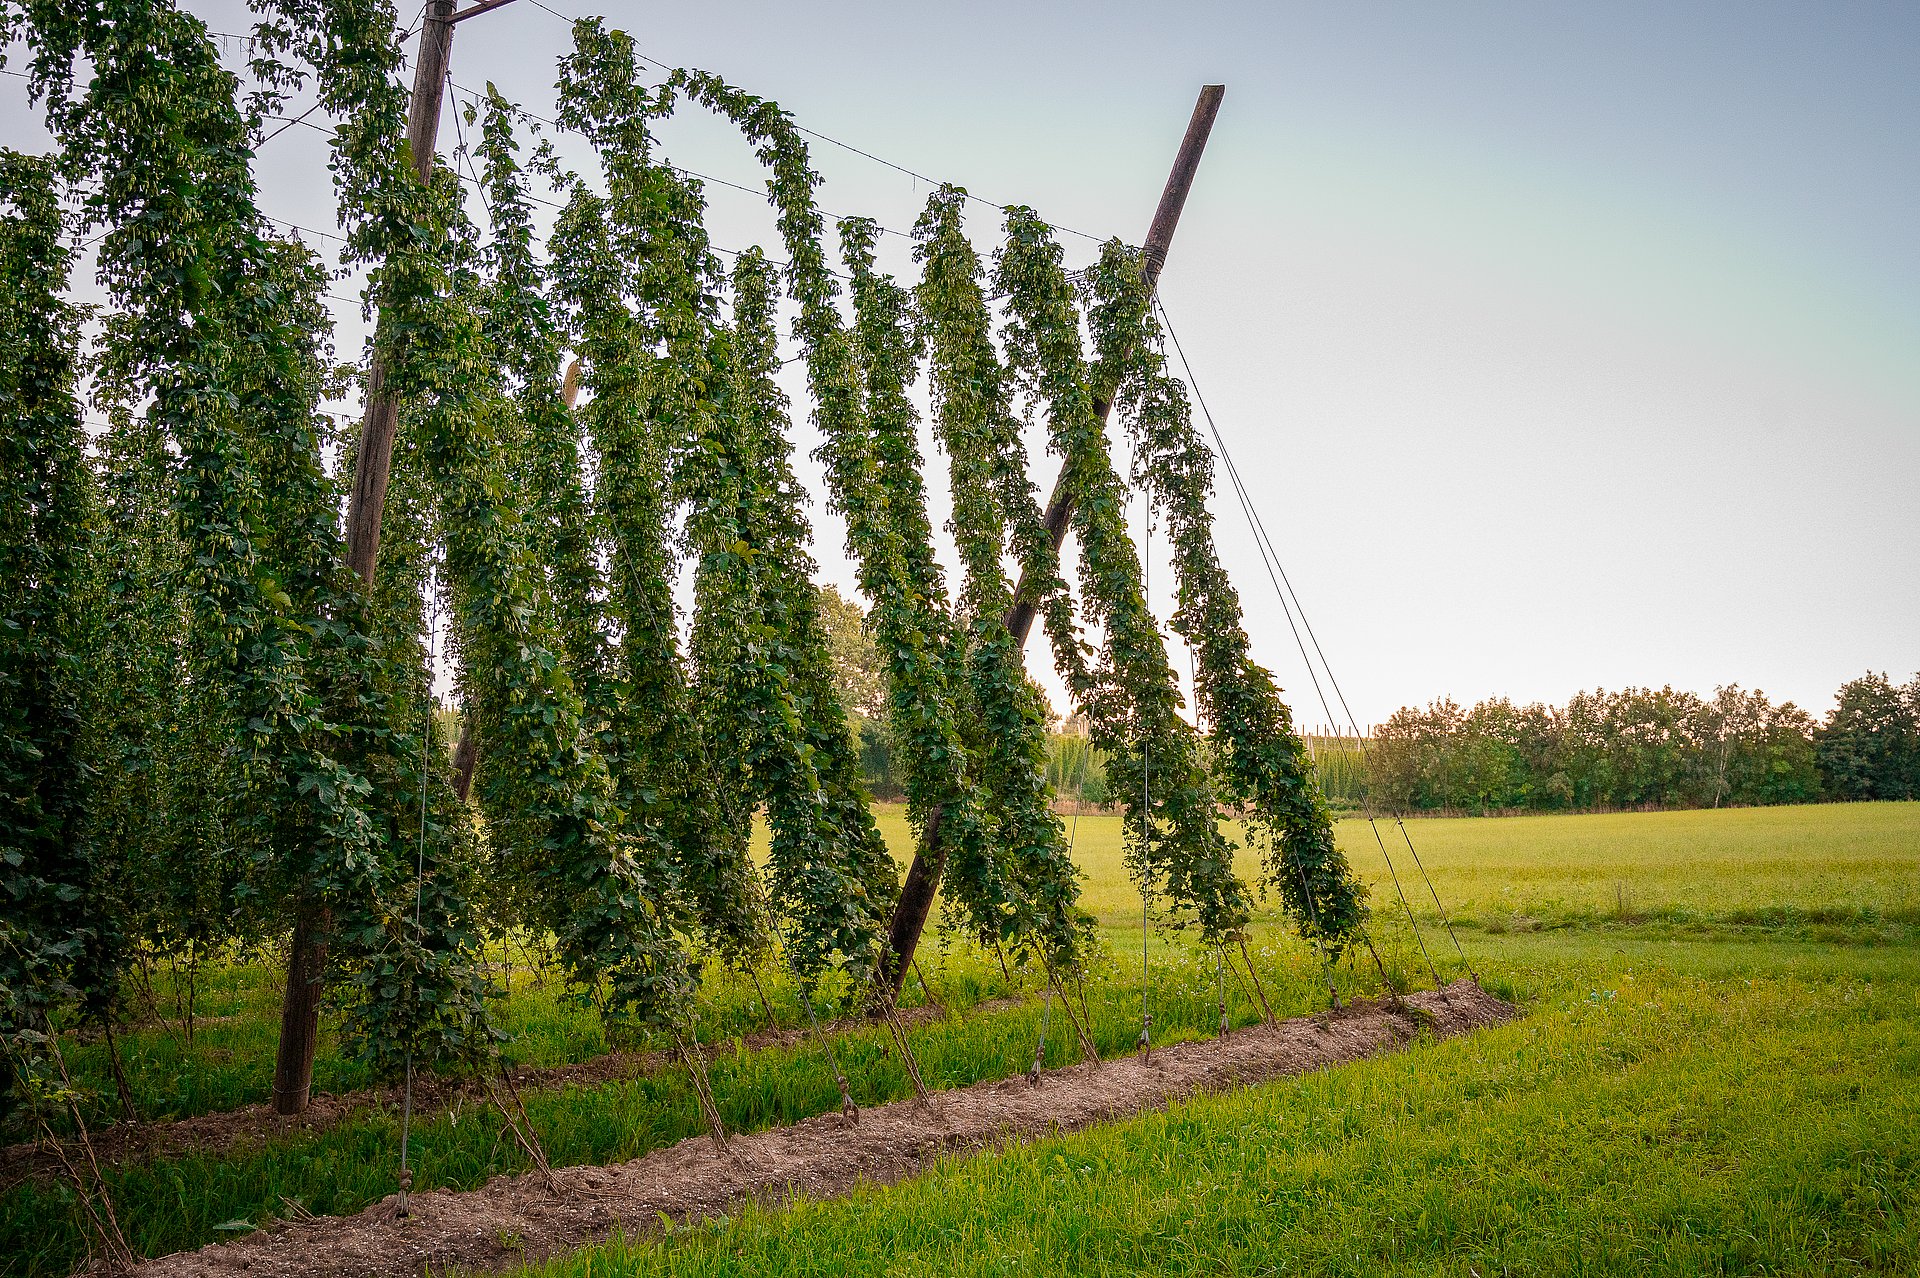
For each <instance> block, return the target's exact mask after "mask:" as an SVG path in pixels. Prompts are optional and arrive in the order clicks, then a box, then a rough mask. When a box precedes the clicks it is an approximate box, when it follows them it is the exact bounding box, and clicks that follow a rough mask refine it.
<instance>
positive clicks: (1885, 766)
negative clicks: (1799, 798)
mask: <svg viewBox="0 0 1920 1278" xmlns="http://www.w3.org/2000/svg"><path fill="white" fill-rule="evenodd" d="M1814 751H1815V755H1816V758H1817V759H1818V761H1819V768H1820V780H1821V784H1822V785H1823V786H1824V787H1825V789H1826V792H1827V794H1828V796H1829V797H1831V798H1835V799H1911V798H1914V797H1916V795H1920V675H1917V676H1915V678H1914V680H1913V682H1912V683H1909V684H1908V685H1907V686H1906V687H1905V688H1900V687H1897V686H1895V684H1894V682H1893V681H1892V680H1891V679H1889V678H1888V677H1887V676H1886V675H1885V674H1876V673H1874V672H1873V671H1868V672H1867V673H1866V674H1864V675H1862V676H1860V678H1858V679H1854V680H1851V681H1850V682H1847V683H1844V684H1841V685H1840V691H1839V692H1838V693H1837V694H1836V695H1835V697H1834V706H1833V709H1832V710H1830V711H1828V712H1827V721H1826V723H1825V724H1823V725H1821V727H1820V729H1819V732H1818V734H1817V735H1816V738H1815V741H1814Z"/></svg>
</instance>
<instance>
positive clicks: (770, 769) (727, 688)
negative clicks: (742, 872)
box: [676, 250, 893, 989]
mask: <svg viewBox="0 0 1920 1278" xmlns="http://www.w3.org/2000/svg"><path fill="white" fill-rule="evenodd" d="M775 297H776V286H775V281H774V278H773V276H772V273H771V271H770V269H769V268H768V266H767V264H766V261H765V259H764V258H763V257H762V256H761V254H760V253H759V252H758V251H751V250H750V251H749V252H747V253H745V254H742V255H741V257H740V259H739V261H738V262H737V263H736V265H735V266H734V270H733V316H734V319H733V324H732V326H731V327H730V328H729V329H728V330H727V331H726V333H725V334H724V335H723V340H722V341H720V342H719V343H718V344H717V346H716V350H717V352H718V355H717V358H716V363H717V364H718V365H719V372H720V376H719V379H718V383H717V385H718V390H719V393H718V394H717V396H716V398H715V403H714V411H713V412H712V413H710V414H708V415H707V416H706V417H705V418H704V424H705V427H706V433H705V434H704V435H702V436H701V437H700V438H698V439H696V440H695V441H694V442H693V446H692V447H691V448H690V449H689V450H688V451H687V454H686V456H685V458H684V459H683V460H682V462H681V465H680V467H679V473H678V475H677V477H676V487H677V492H678V494H679V495H680V496H683V497H684V498H686V500H687V501H688V503H689V505H690V509H691V514H690V516H689V521H688V528H687V533H688V540H689V542H690V543H691V544H692V546H693V547H694V549H695V551H696V552H697V553H698V554H699V556H700V563H699V571H698V574H697V576H696V579H695V597H696V604H695V614H694V625H693V641H692V648H693V654H694V659H695V666H696V670H697V677H698V682H697V684H696V688H697V691H698V694H699V697H700V702H701V707H702V715H703V724H704V727H705V729H706V732H707V735H708V740H709V741H710V742H711V743H712V747H711V751H712V755H713V759H714V763H715V770H714V774H713V776H712V777H711V778H710V779H709V782H708V783H709V784H710V785H712V786H713V787H714V788H715V789H717V790H718V791H719V793H720V794H721V795H722V796H723V803H724V807H725V809H726V811H727V814H728V818H729V830H730V832H731V833H732V834H733V836H734V837H735V838H737V839H738V840H739V841H740V843H741V845H742V846H743V847H744V845H745V844H746V842H747V840H748V838H749V836H750V826H751V822H752V816H753V813H754V811H755V809H756V808H757V807H760V806H761V805H764V807H765V811H766V815H767V823H768V826H769V831H770V835H771V839H770V848H769V857H768V877H769V880H770V884H769V895H770V897H771V905H772V907H773V913H774V916H775V920H776V924H775V925H776V926H777V927H778V926H780V925H781V921H784V926H783V927H781V940H782V946H783V949H784V950H785V957H786V961H787V962H788V964H789V965H790V966H791V967H792V969H793V971H794V972H795V973H796V975H797V976H798V977H799V978H800V979H801V980H803V981H805V982H807V983H808V984H809V985H811V984H812V983H813V982H815V981H817V980H818V979H819V977H820V976H821V974H822V973H823V972H824V971H825V970H826V969H827V968H828V967H829V966H830V965H833V964H834V963H835V962H836V961H837V962H838V963H839V964H840V965H841V966H843V967H844V968H845V969H846V971H847V972H848V974H849V976H850V977H851V978H852V979H851V981H850V985H851V987H852V988H854V989H859V988H860V987H861V986H862V984H863V983H864V981H865V980H866V978H867V977H868V976H869V975H870V973H871V971H872V966H873V964H874V962H875V961H876V959H877V956H878V953H879V948H880V945H881V939H880V936H879V925H880V921H881V919H882V917H883V911H884V910H885V908H886V905H887V902H888V899H889V896H890V894H891V890H892V887H893V867H892V862H891V858H890V857H889V856H888V855H887V851H886V847H885V845H884V844H883V843H882V842H881V840H880V835H879V831H878V830H877V829H876V827H875V826H874V824H873V817H872V815H871V813H870V812H869V811H868V808H867V797H866V793H865V791H864V790H863V789H862V788H861V786H860V784H859V780H858V766H857V763H856V759H855V754H854V745H853V741H852V737H851V733H850V732H849V730H848V726H847V721H846V718H845V714H844V711H843V710H842V707H841V702H840V698H839V694H838V692H837V690H836V688H835V679H834V675H835V669H834V662H833V658H832V655H831V650H830V642H831V641H830V639H829V629H828V623H827V622H826V620H825V618H824V616H823V615H822V611H821V609H820V607H819V596H818V595H817V594H816V593H815V591H814V588H813V585H812V575H813V568H814V565H813V562H812V560H811V558H810V557H809V556H808V554H807V550H806V543H807V536H808V530H807V526H806V522H805V520H804V518H803V517H802V515H801V510H802V508H803V503H802V502H801V500H800V491H801V490H800V487H799V483H798V481H797V480H796V479H795V478H794V475H793V471H792V468H791V465H790V463H789V458H788V447H789V446H788V444H787V417H786V412H787V403H786V396H785V395H784V394H783V393H782V392H781V391H780V389H779V387H778V386H777V385H775V384H774V381H773V372H774V370H775V368H776V367H778V362H779V361H778V355H777V353H776V338H775V335H774V328H773V319H774V304H775Z"/></svg>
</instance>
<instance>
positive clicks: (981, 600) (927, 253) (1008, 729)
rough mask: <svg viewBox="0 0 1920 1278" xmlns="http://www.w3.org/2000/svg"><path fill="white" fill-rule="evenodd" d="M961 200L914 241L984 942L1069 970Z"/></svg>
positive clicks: (1001, 456)
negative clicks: (958, 639)
mask: <svg viewBox="0 0 1920 1278" xmlns="http://www.w3.org/2000/svg"><path fill="white" fill-rule="evenodd" d="M965 199H966V195H965V193H964V192H963V191H961V190H959V189H958V188H955V187H943V188H941V189H940V190H939V191H937V192H935V193H934V195H933V197H932V199H931V200H930V201H929V202H928V205H927V209H926V212H925V213H924V214H922V215H921V218H920V221H919V223H918V225H916V226H915V228H914V234H915V238H916V239H917V240H918V246H917V248H916V250H915V256H916V257H918V258H919V260H920V262H921V263H922V265H923V274H922V278H921V282H920V287H919V290H918V301H919V306H920V312H921V315H922V316H923V317H924V325H925V330H926V340H927V344H928V348H929V353H930V357H931V359H930V363H931V380H932V382H933V395H934V403H935V415H934V434H935V436H936V437H937V438H938V439H939V441H940V443H941V445H942V447H944V448H945V449H946V451H947V456H948V473H949V476H950V482H951V488H952V493H953V517H952V519H951V520H950V521H949V522H948V525H947V526H948V529H949V531H950V532H952V534H953V536H954V540H955V542H956V543H957V544H958V546H959V548H960V557H961V560H962V562H963V563H964V564H965V566H966V584H965V587H964V589H963V590H962V593H961V598H960V616H961V619H962V623H963V625H964V626H965V631H966V634H965V651H966V667H965V680H966V684H965V686H966V692H967V697H968V702H967V706H968V710H969V711H970V713H969V715H968V717H967V722H966V729H967V741H966V746H967V749H968V752H969V755H968V757H969V760H970V761H971V764H972V768H973V772H974V778H973V779H974V782H975V784H976V785H978V786H979V788H980V791H981V793H982V794H983V795H984V797H985V802H986V807H987V812H988V815H989V817H990V818H991V819H992V821H993V838H994V841H995V843H996V845H997V846H998V848H999V855H1000V858H1001V862H1002V867H1003V868H1002V871H1001V873H1002V874H1003V876H1004V877H1005V878H1006V880H1007V881H1008V883H1009V886H1010V893H1009V895H1010V898H1011V900H1010V903H1009V904H1010V907H1011V908H1010V910H1009V912H1008V913H1009V917H1008V919H1007V921H1006V922H1005V923H1004V924H1003V925H1002V929H1001V934H1000V935H999V936H998V937H996V938H994V939H996V940H1001V941H1011V942H1014V943H1015V946H1016V952H1018V949H1019V948H1021V947H1024V946H1025V945H1026V944H1028V943H1035V944H1038V945H1040V946H1041V947H1043V948H1044V949H1045V950H1046V951H1048V952H1049V954H1050V961H1052V962H1053V963H1055V964H1056V965H1065V966H1069V967H1071V966H1074V965H1076V964H1077V962H1078V959H1079V952H1080V949H1081V945H1082V939H1083V938H1082V935H1081V933H1082V931H1083V929H1084V927H1085V925H1086V918H1085V916H1084V915H1083V914H1081V912H1080V911H1079V910H1078V909H1077V907H1076V901H1077V900H1078V897H1079V890H1080V889H1079V882H1078V877H1077V874H1076V871H1075V870H1074V868H1073V862H1072V860H1071V858H1070V857H1069V855H1068V848H1067V841H1066V837H1065V835H1066V832H1065V830H1064V828H1063V827H1062V825H1061V822H1060V818H1059V817H1057V816H1055V815H1054V813H1053V807H1052V803H1053V788H1052V786H1051V785H1050V784H1049V778H1048V773H1047V761H1048V760H1047V738H1046V726H1047V713H1046V707H1045V705H1044V703H1043V702H1042V700H1041V698H1040V696H1039V690H1038V689H1037V688H1036V687H1035V686H1034V684H1033V683H1032V681H1031V680H1029V679H1028V678H1027V673H1026V666H1025V662H1024V660H1023V658H1022V655H1021V653H1020V650H1019V649H1018V648H1017V647H1016V646H1015V644H1014V641H1013V636H1012V635H1011V634H1010V633H1008V631H1007V627H1006V623H1005V620H1004V618H1005V615H1006V611H1007V608H1008V606H1009V605H1010V604H1011V603H1012V601H1013V589H1012V586H1011V584H1010V583H1009V582H1008V581H1007V576H1006V570H1005V569H1004V568H1003V567H1002V565H1001V553H1002V550H1003V548H1004V546H1005V544H1006V538H1007V523H1008V520H1007V517H1006V516H1005V514H1003V512H1002V510H1001V504H1000V498H1001V494H1002V493H1003V492H1005V491H1006V489H1007V486H1008V485H1009V484H1015V485H1019V486H1020V487H1021V488H1022V489H1023V490H1024V488H1025V485H1026V482H1027V480H1026V466H1025V457H1024V455H1023V449H1022V447H1021V442H1020V427H1019V421H1018V419H1017V418H1015V417H1014V415H1013V412H1012V409H1011V407H1010V405H1009V402H1008V398H1009V392H1008V387H1007V384H1006V377H1005V375H1004V373H1003V371H1002V369H1001V367H1000V360H999V356H998V353H997V352H996V351H995V350H994V346H993V336H992V321H991V317H990V316H989V315H988V312H987V299H986V294H985V291H984V290H983V289H982V288H981V284H980V274H981V272H980V260H979V257H978V255H976V254H975V252H974V250H973V246H972V245H971V244H969V243H968V242H967V239H966V235H965V233H964V231H963V230H962V227H961V211H962V205H963V203H964V201H965ZM1009 471H1011V472H1012V473H1009ZM1028 500H1029V501H1030V500H1031V498H1030V497H1029V498H1028Z"/></svg>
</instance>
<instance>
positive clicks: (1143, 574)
mask: <svg viewBox="0 0 1920 1278" xmlns="http://www.w3.org/2000/svg"><path fill="white" fill-rule="evenodd" d="M1141 496H1142V497H1143V498H1144V499H1145V501H1146V507H1147V511H1146V515H1147V523H1146V535H1145V537H1144V538H1142V540H1141V552H1140V594H1141V597H1142V599H1143V601H1144V602H1145V604H1146V609H1147V616H1148V617H1149V618H1151V617H1152V616H1153V489H1152V487H1151V486H1149V487H1148V488H1147V489H1146V490H1145V491H1144V492H1143V493H1142V494H1141ZM1152 776H1153V737H1152V736H1151V734H1150V733H1148V731H1147V730H1146V725H1145V724H1142V725H1141V733H1140V1052H1141V1055H1142V1056H1143V1057H1144V1058H1145V1059H1146V1060H1147V1061H1152V1060H1153V1005H1152V1002H1151V1000H1152V997H1153V981H1152V973H1151V970H1150V968H1149V966H1148V957H1147V941H1148V939H1149V938H1150V937H1151V936H1152V935H1153V904H1152V902H1153V782H1152Z"/></svg>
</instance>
